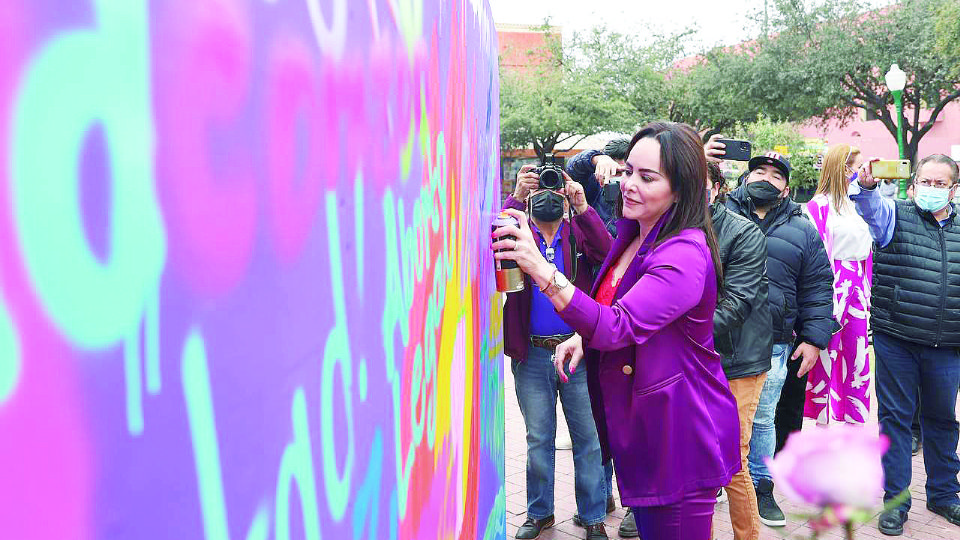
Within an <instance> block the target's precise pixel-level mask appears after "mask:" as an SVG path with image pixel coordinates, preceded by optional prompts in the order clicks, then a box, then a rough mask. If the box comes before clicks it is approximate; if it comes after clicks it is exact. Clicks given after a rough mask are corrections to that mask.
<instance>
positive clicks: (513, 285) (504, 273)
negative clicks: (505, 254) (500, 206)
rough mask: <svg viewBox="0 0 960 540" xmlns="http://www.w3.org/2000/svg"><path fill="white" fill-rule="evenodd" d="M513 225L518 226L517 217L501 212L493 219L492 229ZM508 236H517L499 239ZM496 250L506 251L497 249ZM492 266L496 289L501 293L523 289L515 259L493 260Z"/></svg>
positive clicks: (514, 238) (521, 275)
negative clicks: (494, 270) (495, 278)
mask: <svg viewBox="0 0 960 540" xmlns="http://www.w3.org/2000/svg"><path fill="white" fill-rule="evenodd" d="M509 225H513V226H515V227H519V226H520V222H519V221H517V218H515V217H513V216H511V215H510V214H507V213H504V212H501V213H500V214H499V215H498V216H497V217H495V218H494V219H493V230H494V231H495V230H497V229H499V228H500V227H506V226H509ZM504 238H508V239H510V240H516V239H517V237H515V236H513V235H510V236H501V237H500V240H503V239H504ZM497 251H507V250H503V249H499V250H497ZM494 267H495V268H496V276H497V290H498V291H500V292H503V293H512V292H517V291H522V290H523V270H520V266H519V265H517V262H516V261H510V260H494Z"/></svg>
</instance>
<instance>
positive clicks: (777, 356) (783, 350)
mask: <svg viewBox="0 0 960 540" xmlns="http://www.w3.org/2000/svg"><path fill="white" fill-rule="evenodd" d="M789 354H790V345H789V344H787V343H776V344H774V346H773V353H772V355H771V358H770V371H768V372H767V380H766V381H764V383H763V390H760V401H759V402H758V403H757V414H756V416H754V418H753V434H752V435H751V436H750V454H749V455H748V456H747V463H748V464H749V465H750V478H752V479H753V484H754V485H757V483H758V482H759V480H760V479H761V478H765V479H767V480H772V478H771V477H770V470H769V469H767V464H766V463H764V461H763V460H764V458H768V457H773V452H774V450H775V449H776V447H777V428H776V425H775V423H774V419H775V418H776V415H777V403H778V402H779V401H780V390H782V389H783V383H784V381H786V379H787V358H788V356H789Z"/></svg>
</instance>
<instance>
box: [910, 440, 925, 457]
mask: <svg viewBox="0 0 960 540" xmlns="http://www.w3.org/2000/svg"><path fill="white" fill-rule="evenodd" d="M911 439H912V441H911V444H910V453H911V454H913V455H917V454H919V453H920V449H921V448H923V443H922V442H920V439H918V438H916V437H911Z"/></svg>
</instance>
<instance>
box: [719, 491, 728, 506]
mask: <svg viewBox="0 0 960 540" xmlns="http://www.w3.org/2000/svg"><path fill="white" fill-rule="evenodd" d="M724 502H727V490H725V489H723V488H720V489H718V490H717V504H720V503H724Z"/></svg>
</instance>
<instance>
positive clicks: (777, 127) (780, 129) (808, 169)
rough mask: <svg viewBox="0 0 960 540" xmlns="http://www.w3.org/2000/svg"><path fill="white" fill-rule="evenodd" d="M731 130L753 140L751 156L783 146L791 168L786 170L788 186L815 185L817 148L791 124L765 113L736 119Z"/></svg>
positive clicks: (818, 175)
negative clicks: (750, 119)
mask: <svg viewBox="0 0 960 540" xmlns="http://www.w3.org/2000/svg"><path fill="white" fill-rule="evenodd" d="M732 133H733V135H734V136H736V137H738V138H742V139H746V140H748V141H750V142H751V143H752V144H753V155H754V156H759V155H762V154H765V153H767V152H770V151H778V150H782V149H778V148H777V147H786V148H787V151H786V155H787V157H788V158H789V159H790V166H791V168H792V169H793V170H792V171H791V173H790V187H793V188H804V189H808V188H812V187H816V185H817V182H818V181H819V180H820V171H819V170H818V169H817V168H816V167H815V163H816V162H817V153H818V151H819V150H820V149H819V148H812V147H810V146H809V145H808V144H807V143H806V141H805V139H804V138H803V136H802V135H801V134H800V132H798V131H797V129H796V127H795V126H794V124H792V123H789V122H774V121H773V120H771V119H770V118H769V117H768V116H765V115H761V116H760V118H758V119H757V120H756V121H755V122H751V123H749V124H743V123H738V124H737V126H736V128H734V130H733V131H732Z"/></svg>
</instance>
